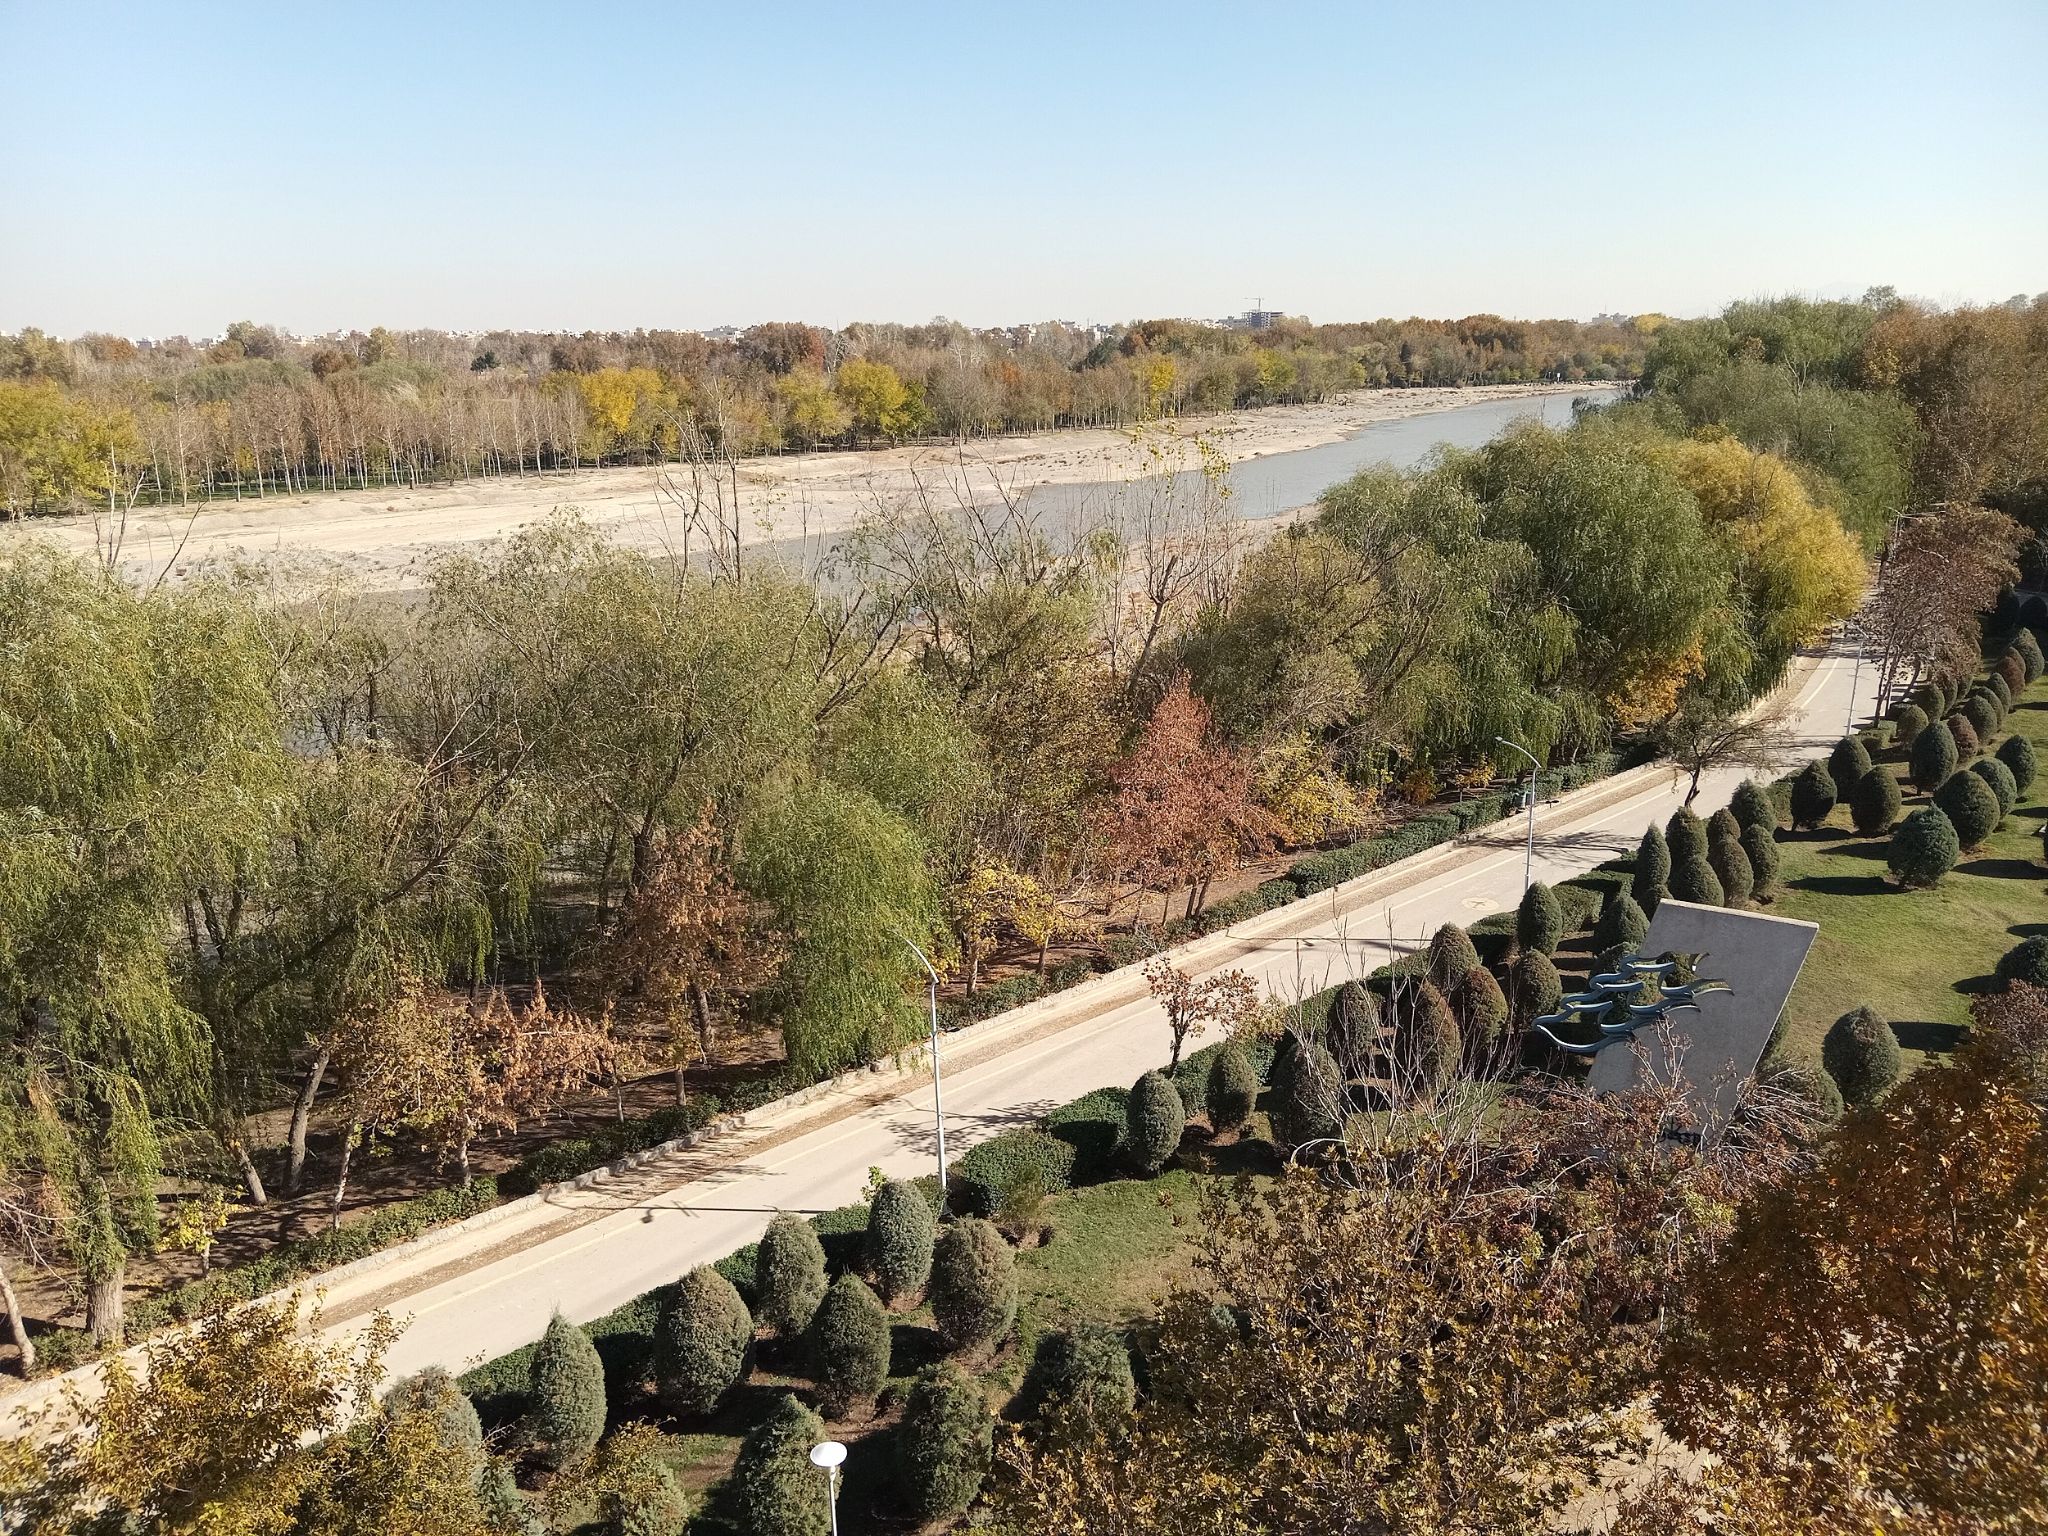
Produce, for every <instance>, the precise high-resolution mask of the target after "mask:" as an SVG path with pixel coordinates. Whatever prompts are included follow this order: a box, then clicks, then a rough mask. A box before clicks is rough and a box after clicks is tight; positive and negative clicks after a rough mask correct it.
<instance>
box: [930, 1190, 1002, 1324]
mask: <svg viewBox="0 0 2048 1536" xmlns="http://www.w3.org/2000/svg"><path fill="white" fill-rule="evenodd" d="M931 1306H932V1321H933V1322H934V1323H936V1324H937V1325H938V1329H939V1337H940V1338H942V1339H944V1340H945V1341H946V1347H947V1348H948V1349H950V1350H955V1351H959V1350H977V1351H978V1350H985V1349H992V1348H994V1347H995V1346H996V1345H998V1344H1000V1343H1001V1342H1002V1341H1003V1340H1004V1339H1006V1338H1008V1337H1009V1336H1010V1329H1011V1327H1012V1326H1013V1325H1014V1324H1015V1323H1016V1321H1017V1267H1016V1258H1015V1256H1014V1255H1013V1254H1012V1253H1011V1252H1010V1245H1009V1244H1008V1243H1006V1242H1004V1241H1003V1235H1002V1233H1000V1232H998V1231H997V1230H996V1229H995V1228H994V1227H992V1226H990V1225H989V1224H988V1223H987V1222H985V1221H980V1220H970V1221H960V1222H955V1223H953V1224H952V1225H950V1226H948V1227H947V1228H946V1230H945V1231H944V1232H943V1233H942V1234H941V1235H940V1237H939V1246H938V1248H937V1250H936V1251H935V1252H934V1253H933V1255H932V1284H931Z"/></svg>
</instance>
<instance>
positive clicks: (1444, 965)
mask: <svg viewBox="0 0 2048 1536" xmlns="http://www.w3.org/2000/svg"><path fill="white" fill-rule="evenodd" d="M1478 963H1479V951H1478V950H1477V949H1476V948H1474V947H1473V944H1472V935H1471V934H1469V933H1467V932H1466V931H1465V930H1464V929H1462V928H1460V927H1459V926H1458V925H1457V924H1456V923H1445V924H1444V925H1443V927H1441V928H1439V929H1437V931H1436V932H1435V933H1434V934H1433V935H1432V936H1431V937H1430V941H1429V979H1430V980H1431V981H1432V982H1434V983H1435V984H1436V987H1437V990H1438V991H1440V992H1444V993H1449V992H1450V990H1451V989H1452V988H1453V987H1455V986H1457V984H1458V983H1459V982H1461V981H1463V980H1464V979H1465V973H1466V972H1467V971H1469V970H1471V969H1472V967H1473V966H1475V965H1477V964H1478Z"/></svg>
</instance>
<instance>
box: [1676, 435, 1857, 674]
mask: <svg viewBox="0 0 2048 1536" xmlns="http://www.w3.org/2000/svg"><path fill="white" fill-rule="evenodd" d="M1661 451H1662V452H1663V453H1664V454H1665V456H1666V457H1667V458H1668V460H1669V462H1670V465H1671V468H1672V469H1673V471H1675V472H1676V474H1677V475H1678V478H1679V479H1680V480H1681V481H1683V482H1684V483H1685V487H1686V489H1687V490H1689V491H1691V492H1692V493H1693V496H1694V497H1695V499H1697V500H1698V502H1699V505H1700V512H1701V514H1702V515H1703V516H1704V517H1705V519H1706V522H1707V527H1708V528H1709V530H1711V531H1712V533H1713V534H1714V536H1715V537H1716V538H1717V539H1718V540H1719V541H1720V542H1721V543H1722V545H1723V546H1724V547H1725V548H1726V549H1727V550H1728V552H1729V554H1730V555H1731V556H1732V558H1733V560H1734V563H1735V572H1736V580H1737V582H1738V583H1739V585H1740V586H1741V588H1742V591H1743V594H1744V596H1745V597H1746V598H1747V599H1748V608H1749V612H1750V614H1751V616H1752V620H1753V622H1754V624H1755V626H1756V645H1757V650H1758V653H1759V654H1760V655H1761V656H1764V657H1768V658H1772V659H1775V660H1782V659H1784V658H1786V657H1789V656H1790V655H1791V654H1792V653H1793V652H1794V651H1796V650H1798V649H1799V648H1800V647H1801V646H1803V645H1806V644H1808V643H1809V642H1811V641H1812V640H1813V639H1814V638H1815V637H1816V636H1817V635H1819V634H1820V632H1821V631H1822V630H1823V629H1825V628H1826V627H1827V626H1828V625H1830V624H1832V623H1834V622H1835V621H1836V620H1837V619H1841V618H1844V617H1846V616H1847V615H1848V614H1849V613H1851V612H1852V611H1854V609H1855V607H1856V604H1857V602H1858V600H1859V599H1860V598H1861V597H1862V595H1863V586H1864V583H1865V581H1866V580H1867V579H1868V574H1869V573H1868V571H1867V570H1866V568H1865V566H1864V562H1863V554H1862V551H1861V550H1860V549H1858V547H1857V544H1856V540H1855V538H1854V537H1853V536H1851V534H1850V533H1849V531H1848V530H1847V529H1846V528H1844V527H1843V526H1842V520H1841V519H1840V518H1839V517H1838V516H1836V515H1835V512H1834V509H1833V508H1831V507H1829V506H1827V505H1826V504H1825V503H1823V502H1821V501H1818V500H1816V499H1815V495H1814V491H1813V489H1812V487H1811V485H1810V483H1809V482H1808V481H1807V480H1806V479H1805V478H1803V477H1802V476H1801V474H1800V473H1799V471H1798V470H1796V469H1795V468H1793V466H1792V465H1790V464H1788V463H1786V461H1785V460H1783V459H1781V458H1779V457H1778V456H1777V455H1776V454H1771V453H1757V452H1755V451H1754V450H1752V449H1750V448H1747V447H1745V446H1744V445H1743V444H1742V442H1741V441H1740V440H1738V439H1737V438H1734V437H1730V436H1728V435H1726V434H1718V435H1715V436H1711V437H1701V438H1693V439H1690V440H1686V441H1682V442H1674V443H1671V444H1670V445H1669V446H1668V447H1666V448H1664V449H1663V450H1661Z"/></svg>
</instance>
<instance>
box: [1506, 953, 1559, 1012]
mask: <svg viewBox="0 0 2048 1536" xmlns="http://www.w3.org/2000/svg"><path fill="white" fill-rule="evenodd" d="M1508 980H1509V984H1510V987H1511V989H1512V991H1511V996H1512V998H1513V1002H1514V1008H1515V1018H1516V1020H1517V1021H1518V1022H1519V1023H1520V1024H1521V1025H1522V1026H1523V1027H1524V1028H1526V1027H1527V1026H1528V1023H1529V1021H1530V1020H1531V1019H1533V1018H1537V1017H1539V1016H1540V1015H1542V1014H1546V1013H1555V1012H1556V1011H1557V1005H1558V1003H1559V1001H1561V1000H1562V999H1563V997H1564V980H1563V978H1562V977H1560V976H1559V975H1558V974H1557V967H1556V966H1555V965H1553V964H1552V963H1551V960H1550V956H1548V955H1545V954H1539V953H1537V952H1536V951H1534V950H1531V951H1529V952H1528V953H1527V954H1524V955H1521V956H1519V957H1518V958H1517V959H1516V961H1515V964H1514V968H1513V970H1512V971H1511V972H1510V973H1509V978H1508Z"/></svg>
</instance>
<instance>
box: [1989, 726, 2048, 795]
mask: <svg viewBox="0 0 2048 1536" xmlns="http://www.w3.org/2000/svg"><path fill="white" fill-rule="evenodd" d="M1998 760H1999V761H2000V762H2001V763H2003V764H2005V766H2006V770H2007V771H2008V772H2010V773H2011V774H2012V782H2013V789H2014V791H2015V792H2016V793H2018V794H2022V795H2024V794H2025V793H2026V792H2027V790H2028V788H2029V787H2031V786H2032V784H2033V782H2034V775H2035V774H2036V773H2037V772H2038V771H2039V768H2038V766H2037V764H2036V761H2035V756H2034V744H2033V742H2031V741H2029V740H2028V739H2027V738H2026V737H2025V736H2022V735H2020V734H2019V733H2018V732H2017V731H2015V732H2014V733H2013V734H2012V735H2010V736H2008V737H2006V738H2005V740H2004V741H2001V742H2000V743H1999V744H1998Z"/></svg>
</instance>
